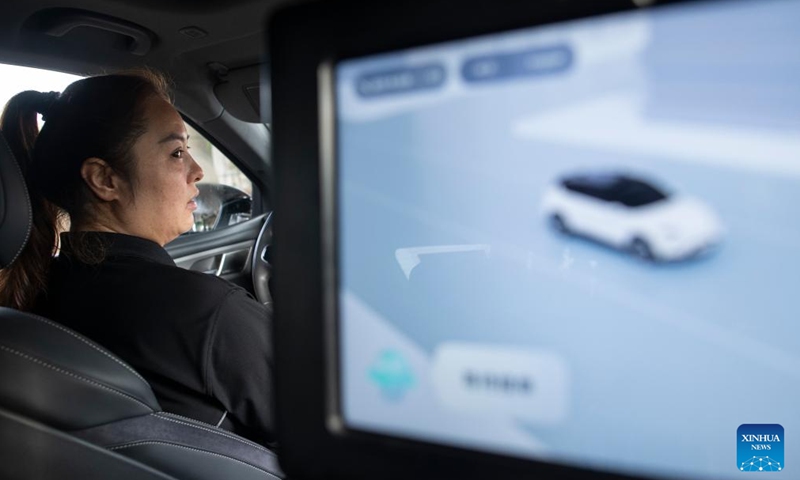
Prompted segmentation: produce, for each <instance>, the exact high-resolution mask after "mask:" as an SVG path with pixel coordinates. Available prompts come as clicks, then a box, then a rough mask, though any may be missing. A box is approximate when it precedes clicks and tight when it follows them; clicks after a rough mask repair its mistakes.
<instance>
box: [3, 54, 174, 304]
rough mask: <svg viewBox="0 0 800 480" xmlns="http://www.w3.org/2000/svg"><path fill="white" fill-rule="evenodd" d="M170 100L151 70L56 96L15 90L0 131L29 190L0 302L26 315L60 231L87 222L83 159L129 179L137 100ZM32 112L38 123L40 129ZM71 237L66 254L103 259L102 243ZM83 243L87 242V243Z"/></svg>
mask: <svg viewBox="0 0 800 480" xmlns="http://www.w3.org/2000/svg"><path fill="white" fill-rule="evenodd" d="M154 96H155V97H160V98H163V99H166V100H169V93H168V89H167V82H166V80H165V79H164V77H163V76H161V75H160V74H158V73H155V72H153V71H150V70H141V71H135V72H130V73H122V74H114V75H103V76H97V77H89V78H85V79H83V80H78V81H76V82H74V83H72V84H71V85H70V86H69V87H67V89H66V90H64V93H63V94H60V95H59V94H57V93H55V92H50V93H41V92H34V91H27V92H22V93H20V94H18V95H16V96H14V97H13V98H12V99H11V100H9V102H8V104H6V107H5V110H4V111H3V114H2V117H0V130H2V132H3V136H4V137H5V138H6V141H7V142H8V144H9V147H11V151H12V152H13V153H14V155H15V156H16V157H17V161H18V163H19V164H20V168H21V169H22V173H23V176H24V177H25V181H26V183H27V186H28V192H29V195H30V197H31V207H32V209H33V228H32V230H31V235H30V238H29V240H28V242H27V244H26V246H25V248H24V249H23V250H22V252H21V253H20V255H19V257H18V258H17V259H16V260H15V261H14V263H12V264H11V265H10V266H9V267H6V268H4V269H2V270H0V305H2V306H7V307H12V308H16V309H19V310H23V311H26V310H32V309H33V308H34V306H35V303H36V300H37V298H38V297H39V295H41V294H42V293H43V292H45V291H46V286H47V277H48V273H49V272H48V271H49V267H50V263H51V261H52V259H53V255H54V254H55V251H56V249H57V242H58V233H59V230H60V226H61V225H62V224H65V223H66V220H67V219H69V222H70V223H71V225H72V226H73V227H74V226H76V225H80V224H83V223H88V222H90V221H91V219H92V211H93V208H92V202H93V201H94V200H93V197H92V195H91V193H90V191H89V189H88V186H87V185H86V184H85V182H84V181H83V178H82V177H81V173H80V170H81V166H82V165H83V162H84V160H86V159H87V158H92V157H97V158H102V159H103V160H105V161H106V163H108V165H110V166H111V168H113V169H114V170H116V171H117V172H118V173H119V174H120V175H121V176H122V177H123V178H125V179H127V180H128V181H130V182H134V181H135V178H134V177H133V170H134V169H133V160H134V159H133V158H132V155H131V151H132V147H133V144H134V143H135V142H136V140H137V139H138V138H139V137H140V136H141V135H142V134H143V133H144V132H145V131H146V124H145V112H144V110H145V109H144V103H145V100H147V99H148V98H150V97H154ZM37 114H42V117H43V119H44V121H45V124H44V126H43V127H42V130H41V132H40V131H39V127H38V122H37ZM83 237H84V236H82V235H77V236H76V238H75V240H77V241H76V242H70V247H71V250H72V251H73V254H74V255H75V256H76V257H77V258H78V259H79V260H81V261H85V262H86V263H98V262H100V261H102V259H103V256H104V253H103V250H102V248H98V247H101V246H98V245H92V244H89V243H86V242H84V241H83V240H82V238H83ZM87 242H88V240H87Z"/></svg>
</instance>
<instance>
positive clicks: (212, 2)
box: [0, 0, 289, 163]
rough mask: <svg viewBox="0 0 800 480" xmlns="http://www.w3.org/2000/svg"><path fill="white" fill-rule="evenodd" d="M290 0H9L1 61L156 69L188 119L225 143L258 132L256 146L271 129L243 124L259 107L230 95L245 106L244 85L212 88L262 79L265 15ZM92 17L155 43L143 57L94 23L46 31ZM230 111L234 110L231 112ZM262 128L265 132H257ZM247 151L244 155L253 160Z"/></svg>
mask: <svg viewBox="0 0 800 480" xmlns="http://www.w3.org/2000/svg"><path fill="white" fill-rule="evenodd" d="M287 1H289V0H227V1H225V2H221V1H218V0H125V1H119V0H71V1H70V2H69V6H68V7H65V6H64V3H63V0H62V1H59V0H3V2H2V4H0V62H2V63H8V64H16V65H23V66H31V67H41V68H48V69H51V70H60V71H63V72H68V73H73V74H79V75H91V74H97V73H102V72H109V71H114V70H120V69H125V68H132V67H138V66H149V67H152V68H156V69H158V70H160V71H162V72H166V73H167V74H168V75H169V77H170V79H171V80H172V82H173V84H174V90H175V103H176V105H177V106H178V108H179V109H180V110H181V111H182V112H183V113H184V115H186V116H187V118H189V119H190V120H191V121H192V122H193V123H195V124H196V125H198V126H200V127H201V128H203V129H205V130H206V131H209V132H210V131H212V130H214V129H216V128H219V129H220V135H216V132H215V137H222V138H217V140H218V141H219V140H223V143H226V142H225V141H224V140H225V137H227V140H228V142H227V143H234V144H235V143H237V142H236V137H241V136H244V137H255V139H254V140H255V141H254V143H253V144H252V145H250V147H251V150H253V149H257V145H258V142H260V141H261V139H259V138H258V137H260V136H264V135H267V136H268V130H267V129H266V127H264V126H263V125H257V126H256V125H253V124H250V125H247V124H244V125H241V124H239V123H245V122H241V120H242V119H243V120H246V121H249V122H257V121H258V117H257V116H255V112H256V111H257V105H252V108H253V110H252V112H251V113H254V115H253V116H252V118H244V117H243V116H242V115H237V114H236V113H235V111H236V110H237V105H235V104H236V103H237V102H236V100H233V101H231V100H230V98H234V99H239V100H241V101H240V102H239V105H238V107H241V105H242V102H245V103H247V98H246V95H245V94H241V95H240V94H239V93H238V92H240V91H243V88H238V89H237V88H234V89H230V88H229V89H227V90H228V91H230V90H234V91H236V92H237V94H236V95H233V96H232V95H231V94H230V92H228V94H227V95H220V98H222V99H223V102H220V99H219V98H218V96H217V95H215V94H214V93H213V92H214V87H218V86H220V85H221V84H225V83H228V79H229V78H232V79H234V81H238V82H245V83H246V82H247V81H248V80H249V81H250V82H251V83H253V82H255V83H256V84H257V82H258V73H259V64H261V63H262V62H263V61H264V52H265V35H264V31H263V29H264V24H265V21H266V18H267V15H268V13H269V12H271V11H272V10H274V9H275V8H276V7H277V6H279V5H280V4H284V3H286V2H287ZM76 16H77V17H76ZM87 16H88V17H89V18H90V20H91V19H95V20H97V19H99V21H100V22H101V23H102V22H103V21H105V20H108V19H109V18H110V19H111V20H112V21H116V20H122V22H121V23H120V24H121V25H123V27H126V28H127V27H131V28H133V29H134V30H138V31H141V32H145V34H146V35H147V37H149V38H150V39H151V40H152V44H151V48H150V49H149V50H148V51H147V52H146V53H145V54H144V55H137V54H134V53H131V51H130V47H131V46H132V44H133V43H134V42H133V41H132V39H131V38H130V37H128V36H126V35H122V34H120V33H114V32H111V31H107V30H105V29H102V28H95V27H87V26H79V27H77V28H72V29H64V28H62V31H63V30H68V31H67V32H66V33H63V34H62V35H61V36H53V35H52V34H48V31H50V32H53V31H54V30H57V28H55V29H54V26H55V27H58V26H59V25H61V26H62V27H63V25H65V24H68V23H69V22H70V19H74V18H87ZM89 23H91V22H89ZM79 24H80V23H79ZM130 24H133V25H130ZM187 28H190V30H189V31H188V33H189V34H196V33H197V32H198V30H199V31H202V32H204V33H205V35H202V34H201V35H199V36H198V35H189V34H187V33H183V32H186V30H185V29H187ZM182 30H183V32H182ZM223 90H224V89H223ZM223 93H224V92H223ZM250 95H251V96H252V91H251V92H250ZM257 96H258V94H256V97H257ZM226 97H227V98H228V100H226ZM252 100H253V99H252V98H251V99H250V103H252ZM228 103H231V105H230V107H229V108H227V109H226V106H227V104H228ZM231 109H232V110H234V113H233V114H230V112H228V111H226V110H231ZM239 109H240V110H241V108H239ZM265 123H267V122H266V121H265ZM218 124H224V125H222V127H219V126H218ZM259 129H260V130H264V132H263V133H257V130H259ZM267 140H268V139H267ZM228 146H229V147H230V145H228ZM233 147H236V146H235V145H234V146H233ZM229 149H230V148H229ZM233 149H235V148H233ZM245 150H247V149H245ZM244 153H245V155H244V157H252V155H247V154H246V153H247V152H244ZM251 153H258V156H261V159H260V160H261V162H262V163H263V162H265V161H266V156H267V155H266V153H264V152H251ZM240 156H241V155H240ZM251 160H252V159H251ZM243 161H245V163H247V161H248V159H247V158H244V160H243Z"/></svg>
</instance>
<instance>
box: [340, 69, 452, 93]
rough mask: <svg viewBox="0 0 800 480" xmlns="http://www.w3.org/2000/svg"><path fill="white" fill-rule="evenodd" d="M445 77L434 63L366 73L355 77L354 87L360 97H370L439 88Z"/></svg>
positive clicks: (443, 71)
mask: <svg viewBox="0 0 800 480" xmlns="http://www.w3.org/2000/svg"><path fill="white" fill-rule="evenodd" d="M445 79H446V72H445V69H444V67H443V66H442V65H440V64H438V63H436V64H429V65H422V66H418V67H408V68H395V69H391V70H384V71H377V72H370V73H366V74H364V75H361V76H359V77H358V78H357V79H356V82H355V87H356V91H357V92H358V95H359V96H361V97H362V98H372V97H381V96H386V95H393V94H399V93H409V92H414V91H420V90H431V89H435V88H439V87H441V86H442V85H443V84H444V82H445Z"/></svg>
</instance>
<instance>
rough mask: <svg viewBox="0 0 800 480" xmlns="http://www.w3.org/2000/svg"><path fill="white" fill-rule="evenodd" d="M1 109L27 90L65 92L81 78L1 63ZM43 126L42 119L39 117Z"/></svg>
mask: <svg viewBox="0 0 800 480" xmlns="http://www.w3.org/2000/svg"><path fill="white" fill-rule="evenodd" d="M0 78H2V79H3V81H2V82H0V108H5V106H6V103H8V101H9V100H10V99H11V97H13V96H14V95H16V94H18V93H20V92H24V91H25V90H36V91H39V92H63V91H64V89H65V88H67V86H68V85H69V84H70V83H72V82H74V81H75V80H79V79H80V78H81V77H79V76H77V75H70V74H67V73H61V72H54V71H52V70H43V69H40V68H30V67H19V66H17V65H7V64H2V63H0ZM39 122H40V123H39V125H40V126H41V117H39Z"/></svg>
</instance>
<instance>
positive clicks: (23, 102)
mask: <svg viewBox="0 0 800 480" xmlns="http://www.w3.org/2000/svg"><path fill="white" fill-rule="evenodd" d="M52 98H53V94H46V93H40V92H34V91H28V92H22V93H20V94H18V95H16V96H14V97H13V98H12V99H11V100H9V102H8V104H6V108H5V110H3V115H2V117H0V130H2V132H3V136H4V137H5V139H6V142H7V143H8V146H9V147H10V148H11V151H12V153H13V154H14V156H15V157H16V158H17V162H18V163H19V166H20V169H21V170H22V175H23V177H24V178H25V183H26V184H27V187H28V195H29V196H30V199H31V208H32V210H33V225H32V228H31V234H30V237H29V238H28V242H27V244H26V246H25V248H24V249H23V250H22V252H21V253H20V255H19V257H17V259H16V261H14V263H12V264H11V265H10V266H9V267H7V268H4V269H2V270H0V305H3V306H7V307H11V308H16V309H19V310H29V309H30V308H31V307H32V306H33V302H34V301H35V300H36V298H35V296H36V294H37V292H40V291H42V290H44V288H45V285H46V282H47V271H48V267H49V266H50V261H51V260H52V257H53V253H54V251H55V248H56V240H57V235H58V223H59V216H60V215H59V208H58V207H56V206H55V205H53V204H52V203H50V202H49V201H48V200H47V199H46V198H45V197H44V196H43V195H42V193H41V192H40V191H39V189H38V188H37V186H36V184H35V183H34V182H33V181H32V178H31V176H32V174H31V171H32V168H33V166H32V154H33V146H34V143H35V141H36V137H37V136H38V135H39V125H38V121H37V114H38V113H45V114H46V113H47V112H46V111H45V112H42V111H41V110H46V109H47V103H48V102H49V101H50V100H51V99H52Z"/></svg>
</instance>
